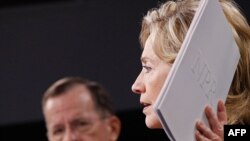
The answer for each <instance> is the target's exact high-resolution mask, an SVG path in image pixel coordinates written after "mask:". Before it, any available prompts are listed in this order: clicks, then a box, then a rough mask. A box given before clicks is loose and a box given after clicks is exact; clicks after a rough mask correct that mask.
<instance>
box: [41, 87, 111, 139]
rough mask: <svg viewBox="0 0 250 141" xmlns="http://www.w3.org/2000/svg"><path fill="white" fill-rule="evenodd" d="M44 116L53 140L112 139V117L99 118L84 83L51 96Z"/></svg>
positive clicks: (49, 134) (49, 136)
mask: <svg viewBox="0 0 250 141" xmlns="http://www.w3.org/2000/svg"><path fill="white" fill-rule="evenodd" d="M44 115H45V119H46V125H47V129H48V138H49V140H50V141H111V139H110V126H109V121H108V120H109V119H101V118H100V116H99V114H98V113H97V111H96V109H95V105H94V102H93V100H92V97H91V95H90V92H89V91H88V89H87V88H86V87H85V86H83V85H76V86H74V87H73V88H71V89H70V90H68V91H66V92H65V94H63V95H60V96H57V97H53V98H49V99H48V100H47V102H46V105H45V107H44Z"/></svg>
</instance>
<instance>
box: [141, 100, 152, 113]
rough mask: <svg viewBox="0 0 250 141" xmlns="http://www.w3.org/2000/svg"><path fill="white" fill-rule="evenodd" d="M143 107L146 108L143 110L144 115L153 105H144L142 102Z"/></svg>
mask: <svg viewBox="0 0 250 141" xmlns="http://www.w3.org/2000/svg"><path fill="white" fill-rule="evenodd" d="M141 105H142V106H143V107H144V108H143V113H144V114H145V113H146V111H147V109H149V108H150V106H151V104H149V103H144V102H141Z"/></svg>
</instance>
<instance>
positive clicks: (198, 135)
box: [195, 131, 209, 141]
mask: <svg viewBox="0 0 250 141" xmlns="http://www.w3.org/2000/svg"><path fill="white" fill-rule="evenodd" d="M195 138H196V141H209V140H208V139H207V138H206V137H204V136H203V135H202V134H201V133H200V132H199V131H196V133H195Z"/></svg>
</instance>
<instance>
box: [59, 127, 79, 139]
mask: <svg viewBox="0 0 250 141" xmlns="http://www.w3.org/2000/svg"><path fill="white" fill-rule="evenodd" d="M63 141H81V140H80V138H79V136H78V133H77V131H75V130H72V129H69V130H67V131H66V133H65V135H64V139H63Z"/></svg>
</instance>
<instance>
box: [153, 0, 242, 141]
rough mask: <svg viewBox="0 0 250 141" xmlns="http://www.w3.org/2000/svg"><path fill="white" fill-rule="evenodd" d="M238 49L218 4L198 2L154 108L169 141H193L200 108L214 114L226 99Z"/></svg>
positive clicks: (201, 115)
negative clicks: (211, 111)
mask: <svg viewBox="0 0 250 141" xmlns="http://www.w3.org/2000/svg"><path fill="white" fill-rule="evenodd" d="M239 57H240V54H239V49H238V47H237V44H236V42H235V40H234V37H233V34H232V29H231V28H230V26H229V23H228V22H227V20H226V17H225V15H224V13H223V10H222V8H221V6H220V3H219V1H218V0H201V1H200V4H199V7H198V9H197V11H196V13H195V16H194V18H193V21H192V23H191V25H190V28H189V30H188V32H187V35H186V37H185V39H184V42H183V44H182V47H181V49H180V51H179V53H178V55H177V57H176V60H175V62H174V64H173V66H172V68H171V70H170V72H169V74H168V76H167V78H166V80H165V83H164V85H163V87H162V89H161V92H160V94H159V96H158V98H157V100H156V103H155V105H154V110H155V112H156V113H157V115H158V117H159V119H160V122H161V124H162V125H163V128H164V130H165V132H166V134H167V135H168V137H169V138H170V139H171V140H172V141H195V131H196V128H195V123H196V121H197V120H198V119H200V120H202V121H203V122H205V124H207V125H208V122H207V119H206V116H205V113H204V108H205V106H206V105H210V106H212V108H213V110H215V111H216V109H217V103H218V100H219V99H221V100H224V101H225V99H226V97H227V94H228V91H229V88H230V85H231V82H232V79H233V76H234V73H235V70H236V67H237V64H238V61H239Z"/></svg>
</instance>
